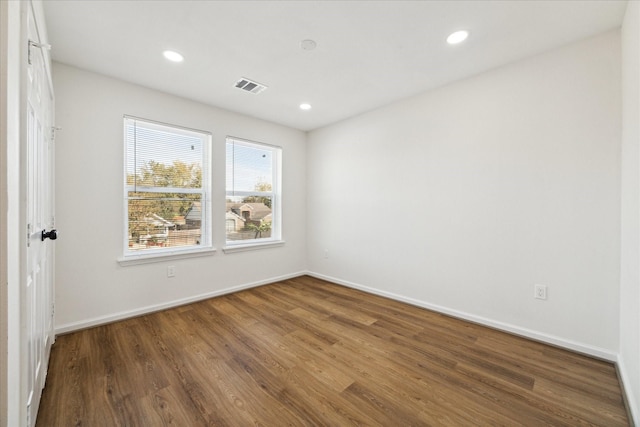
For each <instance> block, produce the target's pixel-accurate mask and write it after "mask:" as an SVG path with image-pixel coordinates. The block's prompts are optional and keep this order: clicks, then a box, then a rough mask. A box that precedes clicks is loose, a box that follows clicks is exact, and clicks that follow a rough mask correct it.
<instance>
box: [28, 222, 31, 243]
mask: <svg viewBox="0 0 640 427" xmlns="http://www.w3.org/2000/svg"><path fill="white" fill-rule="evenodd" d="M30 246H31V224H27V247H30Z"/></svg>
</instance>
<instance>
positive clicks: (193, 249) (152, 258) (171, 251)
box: [118, 115, 215, 265]
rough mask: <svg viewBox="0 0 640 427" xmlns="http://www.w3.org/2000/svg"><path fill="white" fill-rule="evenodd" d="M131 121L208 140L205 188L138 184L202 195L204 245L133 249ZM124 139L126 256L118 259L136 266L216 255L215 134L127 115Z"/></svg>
mask: <svg viewBox="0 0 640 427" xmlns="http://www.w3.org/2000/svg"><path fill="white" fill-rule="evenodd" d="M131 121H136V122H137V123H142V124H143V125H145V126H148V127H149V128H156V129H162V128H168V129H169V130H171V131H172V132H176V133H182V134H185V135H198V136H199V137H203V138H205V141H204V142H205V143H204V144H203V147H202V150H203V153H202V188H201V189H196V188H173V187H141V186H139V185H138V186H137V190H138V191H140V190H142V191H144V192H151V193H167V192H170V193H192V194H201V199H200V200H201V209H202V214H201V224H200V233H201V237H200V244H199V245H197V246H186V247H161V248H156V249H145V250H137V251H136V250H130V249H129V212H128V208H129V206H128V205H129V203H128V201H129V192H130V191H134V189H135V187H134V186H133V185H128V184H127V162H128V158H127V155H128V153H129V151H128V143H129V141H128V139H127V125H128V123H130V122H131ZM123 140H124V162H123V169H124V171H123V188H124V198H123V205H124V206H123V220H124V222H123V224H124V226H123V227H122V228H123V234H122V241H123V255H122V257H121V258H118V262H119V264H120V265H135V264H146V263H150V262H159V261H164V260H172V259H180V258H191V257H194V256H206V255H213V253H214V252H215V248H214V247H213V239H212V232H211V230H212V215H211V210H212V209H211V173H212V171H211V168H212V162H211V152H212V147H211V145H212V135H211V133H210V132H207V131H203V130H198V129H192V128H187V127H184V126H178V125H174V124H169V123H163V122H158V121H154V120H149V119H143V118H139V117H134V116H127V115H125V116H124V120H123Z"/></svg>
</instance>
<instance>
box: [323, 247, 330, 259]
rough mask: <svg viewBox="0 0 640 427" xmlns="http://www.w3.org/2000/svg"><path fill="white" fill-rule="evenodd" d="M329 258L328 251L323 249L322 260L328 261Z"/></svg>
mask: <svg viewBox="0 0 640 427" xmlns="http://www.w3.org/2000/svg"><path fill="white" fill-rule="evenodd" d="M328 258H329V249H325V250H324V259H328Z"/></svg>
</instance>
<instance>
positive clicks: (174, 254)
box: [118, 248, 216, 267]
mask: <svg viewBox="0 0 640 427" xmlns="http://www.w3.org/2000/svg"><path fill="white" fill-rule="evenodd" d="M215 252H216V249H215V248H206V249H195V250H194V249H190V250H175V251H166V252H164V251H163V252H152V253H142V254H136V255H125V256H122V257H120V258H118V264H120V265H121V266H123V267H124V266H129V265H139V264H150V263H154V262H162V261H170V260H175V259H184V258H195V257H203V256H211V255H213V254H214V253H215Z"/></svg>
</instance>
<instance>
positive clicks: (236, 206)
mask: <svg viewBox="0 0 640 427" xmlns="http://www.w3.org/2000/svg"><path fill="white" fill-rule="evenodd" d="M247 210H248V211H249V212H250V215H249V218H250V219H252V220H261V219H265V218H266V217H267V216H270V215H271V208H269V206H267V205H265V204H264V203H227V211H233V212H235V213H238V212H242V211H247Z"/></svg>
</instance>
